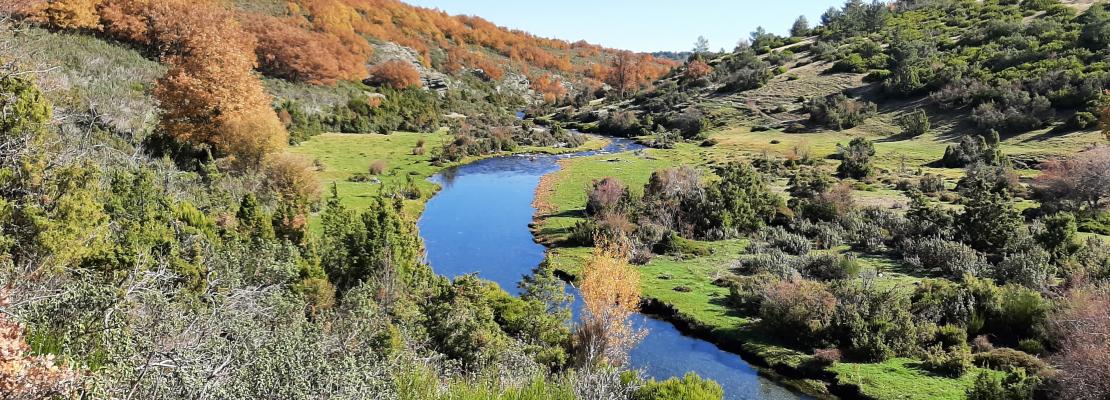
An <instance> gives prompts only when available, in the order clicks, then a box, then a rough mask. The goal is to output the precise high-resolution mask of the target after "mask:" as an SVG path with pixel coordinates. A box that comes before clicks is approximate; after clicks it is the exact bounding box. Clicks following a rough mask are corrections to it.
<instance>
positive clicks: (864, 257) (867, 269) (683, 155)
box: [535, 1, 1110, 399]
mask: <svg viewBox="0 0 1110 400" xmlns="http://www.w3.org/2000/svg"><path fill="white" fill-rule="evenodd" d="M1107 15H1108V14H1107V10H1106V9H1105V5H1102V4H1094V5H1090V4H1072V3H1071V2H1056V1H1020V2H1019V1H988V2H970V1H900V2H894V3H891V4H887V3H879V2H876V3H870V4H868V3H864V2H860V1H848V2H846V4H845V5H844V7H842V8H834V9H830V10H829V11H828V12H826V13H825V14H824V16H823V17H822V20H821V23H820V24H819V25H817V26H815V27H811V26H810V25H808V23H807V21H804V19H800V20H799V21H798V22H797V23H796V24H795V26H794V29H793V30H792V32H793V36H792V37H778V36H775V35H772V34H769V33H766V32H765V31H763V30H762V29H760V30H757V31H756V32H753V33H752V35H751V38H750V40H749V39H745V40H742V41H741V43H740V44H739V45H738V46H737V48H736V49H735V50H734V51H732V52H724V53H711V52H708V51H705V49H701V50H700V51H699V50H698V49H695V51H693V52H692V53H690V56H689V57H688V58H687V60H686V63H685V65H684V66H683V67H681V68H679V69H677V70H676V71H674V72H673V73H671V74H669V75H668V76H667V77H665V78H664V79H662V80H660V81H658V82H656V84H655V85H654V87H652V88H649V89H647V90H644V91H641V92H639V93H636V94H633V95H630V96H626V97H623V98H607V99H606V100H605V101H603V102H598V103H593V104H569V106H568V107H565V108H562V109H558V110H556V111H554V112H553V113H552V114H550V116H549V118H551V119H552V120H553V121H562V122H563V123H567V124H571V125H574V126H577V127H579V128H581V129H583V130H591V129H597V130H598V131H605V132H618V133H620V134H622V135H628V136H634V137H638V138H639V140H640V141H641V142H643V143H644V144H646V145H649V146H652V147H655V148H656V149H654V150H648V151H646V152H643V153H641V154H619V155H612V156H609V155H605V156H596V157H590V158H583V159H575V160H567V161H565V162H563V163H562V166H563V169H562V170H561V171H559V172H556V173H554V174H552V175H551V176H549V177H547V178H546V179H545V182H544V183H543V184H542V185H541V188H540V189H539V190H538V193H537V200H536V204H537V208H538V212H537V224H536V228H535V232H536V235H537V237H538V238H539V239H540V240H541V241H542V242H544V243H547V244H548V245H549V246H552V249H551V250H550V252H549V262H550V263H551V264H552V265H553V266H554V267H555V268H557V269H559V270H562V271H564V272H565V273H568V274H570V275H572V276H575V275H577V274H578V271H579V269H578V268H579V266H580V265H582V263H583V260H585V259H586V258H587V256H588V255H589V254H590V250H589V248H590V247H589V246H591V244H592V243H593V242H594V241H595V240H597V239H598V238H603V240H605V241H609V242H612V241H619V242H623V243H626V248H627V249H628V255H629V257H630V260H632V261H633V262H634V263H635V264H638V265H640V266H639V271H640V275H641V278H640V279H641V287H642V290H643V295H644V297H645V300H646V304H647V307H648V309H649V310H651V311H654V312H657V313H660V314H662V315H664V316H665V317H667V318H670V319H672V320H675V321H676V322H677V323H679V324H681V325H682V326H685V327H686V328H687V330H688V331H689V332H690V333H692V334H695V335H697V336H700V337H703V338H706V339H709V340H712V341H714V342H716V343H718V344H719V345H721V346H723V347H725V348H729V349H733V350H735V351H739V352H741V353H742V354H744V355H746V356H748V357H749V359H750V360H751V361H753V362H756V363H759V364H762V365H764V366H766V367H767V368H768V370H772V371H774V372H776V373H778V374H779V375H783V376H785V377H788V378H794V380H795V383H796V384H797V385H798V386H799V387H804V388H806V389H807V390H808V391H811V392H814V393H815V394H834V395H839V396H848V397H864V398H976V399H985V398H990V399H1002V398H1005V399H1026V398H1091V399H1094V398H1101V397H1103V396H1105V395H1106V393H1107V392H1106V389H1105V387H1104V385H1103V383H1102V382H1104V378H1105V377H1104V376H1103V375H1101V373H1100V372H1095V371H1096V370H1100V371H1101V370H1104V368H1105V366H1104V364H1102V363H1100V362H1099V361H1095V359H1096V358H1099V357H1101V356H1095V354H1106V353H1107V350H1108V349H1110V348H1108V347H1107V346H1108V344H1110V343H1108V342H1107V341H1105V340H1103V339H1096V338H1097V337H1100V336H1101V335H1102V334H1101V333H1100V332H1102V331H1103V328H1104V326H1103V325H1104V322H1105V321H1106V315H1105V313H1104V312H1102V311H1095V308H1097V307H1101V306H1100V305H1102V304H1106V302H1107V300H1108V299H1110V297H1108V296H1107V294H1106V293H1107V292H1106V281H1105V279H1106V278H1105V274H1104V272H1103V271H1105V270H1106V267H1107V266H1108V264H1107V262H1108V260H1110V248H1108V247H1107V246H1108V244H1107V242H1106V240H1107V238H1106V236H1105V234H1106V233H1107V232H1106V231H1105V230H1104V229H1103V228H1102V224H1103V222H1102V221H1105V219H1106V216H1107V215H1108V214H1107V211H1106V209H1105V205H1106V204H1105V202H1106V200H1107V199H1108V196H1110V193H1108V192H1107V190H1106V188H1107V187H1110V186H1107V181H1106V179H1107V177H1108V176H1110V175H1108V174H1107V168H1108V167H1110V157H1108V155H1110V150H1108V148H1107V147H1106V140H1108V139H1110V137H1106V136H1105V135H1104V131H1102V130H1100V129H1099V128H1098V126H1097V123H1096V121H1098V120H1099V116H1100V115H1103V116H1104V115H1106V111H1105V110H1106V106H1105V100H1104V97H1103V96H1104V91H1105V89H1106V87H1107V81H1106V77H1107V75H1106V71H1105V70H1104V69H1103V68H1104V66H1103V64H1102V62H1101V60H1102V58H1103V57H1104V56H1105V54H1106V51H1107V48H1106V46H1105V44H1104V43H1102V42H1100V40H1101V39H1099V33H1098V32H1102V27H1103V26H1104V24H1105V21H1106V16H1107ZM1065 77H1066V78H1065ZM1048 80H1052V81H1053V82H1054V83H1052V84H1047V85H1046V82H1047V81H1048ZM1080 166H1082V167H1080ZM1096 365H1103V366H1102V367H1098V366H1096Z"/></svg>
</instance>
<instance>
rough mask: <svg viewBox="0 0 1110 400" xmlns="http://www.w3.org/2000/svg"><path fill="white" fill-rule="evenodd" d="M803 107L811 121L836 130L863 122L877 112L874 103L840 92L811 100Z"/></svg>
mask: <svg viewBox="0 0 1110 400" xmlns="http://www.w3.org/2000/svg"><path fill="white" fill-rule="evenodd" d="M803 109H804V110H805V111H806V112H808V113H809V120H810V121H811V122H813V123H815V124H819V125H824V126H826V127H829V128H832V129H836V130H842V129H848V128H852V127H855V126H857V125H859V124H862V123H863V121H864V120H866V119H867V118H869V117H871V115H873V114H875V112H876V107H875V104H874V103H870V102H861V101H858V100H854V99H850V98H848V96H845V95H843V94H840V93H837V94H834V95H831V96H828V97H824V98H816V99H812V100H809V101H807V102H806V104H805V105H804V107H803Z"/></svg>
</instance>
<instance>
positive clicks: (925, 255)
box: [903, 237, 989, 279]
mask: <svg viewBox="0 0 1110 400" xmlns="http://www.w3.org/2000/svg"><path fill="white" fill-rule="evenodd" d="M903 252H904V257H905V260H906V263H907V264H909V265H910V266H912V267H913V268H916V269H918V270H921V271H924V272H928V273H933V274H937V275H943V276H947V277H950V278H953V279H961V278H962V277H963V276H964V274H970V275H972V276H978V275H980V274H982V273H983V272H985V271H986V270H987V268H988V267H989V265H988V264H987V263H986V260H985V259H984V258H983V256H982V255H981V254H979V252H977V251H975V249H972V248H971V247H969V246H968V245H966V244H963V243H959V242H953V241H949V240H945V239H941V238H940V237H927V238H922V239H918V240H911V241H909V243H908V244H907V245H906V247H905V249H904V250H903Z"/></svg>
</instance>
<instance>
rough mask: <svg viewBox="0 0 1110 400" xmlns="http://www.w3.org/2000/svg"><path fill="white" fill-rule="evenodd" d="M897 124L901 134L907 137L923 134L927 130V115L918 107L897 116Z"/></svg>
mask: <svg viewBox="0 0 1110 400" xmlns="http://www.w3.org/2000/svg"><path fill="white" fill-rule="evenodd" d="M897 122H898V126H900V127H902V134H903V135H905V136H909V137H915V136H919V135H923V134H925V133H927V132H929V129H930V128H931V126H930V125H929V115H928V114H925V110H922V109H920V108H918V109H916V110H914V111H913V112H911V113H908V114H906V115H903V116H901V117H899V118H898V121H897Z"/></svg>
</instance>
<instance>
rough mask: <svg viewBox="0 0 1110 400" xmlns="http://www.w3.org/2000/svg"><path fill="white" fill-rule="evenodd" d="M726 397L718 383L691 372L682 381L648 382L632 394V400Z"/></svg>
mask: <svg viewBox="0 0 1110 400" xmlns="http://www.w3.org/2000/svg"><path fill="white" fill-rule="evenodd" d="M724 395H725V393H724V390H723V389H721V385H720V384H718V383H717V382H714V381H712V380H707V379H702V378H701V377H699V376H698V375H697V374H695V373H693V372H689V373H687V374H686V375H684V376H683V377H682V378H681V379H679V378H670V379H667V380H665V381H662V382H657V381H655V380H654V379H653V380H651V381H648V382H647V383H646V384H644V386H641V387H640V388H639V389H636V392H635V393H633V394H632V400H679V399H682V400H721V399H722V398H724Z"/></svg>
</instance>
